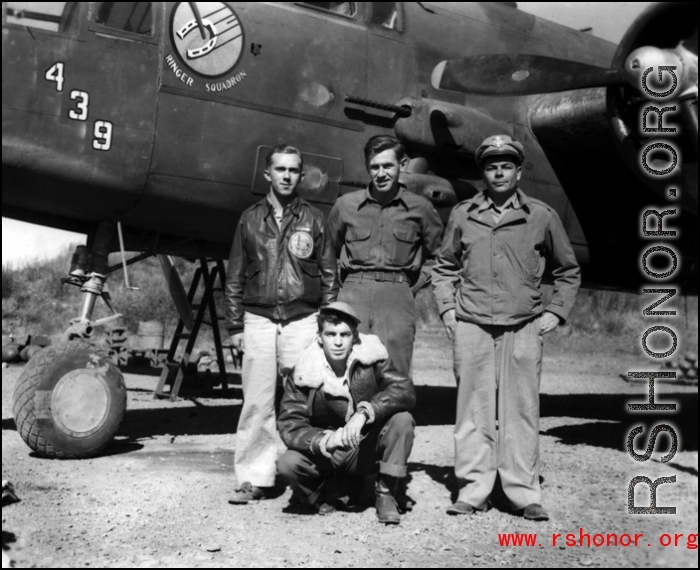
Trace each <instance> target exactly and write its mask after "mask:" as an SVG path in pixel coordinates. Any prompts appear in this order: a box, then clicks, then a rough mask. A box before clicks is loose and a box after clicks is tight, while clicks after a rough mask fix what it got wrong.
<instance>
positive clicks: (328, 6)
mask: <svg viewBox="0 0 700 570" xmlns="http://www.w3.org/2000/svg"><path fill="white" fill-rule="evenodd" d="M300 4H303V5H304V6H312V7H314V8H318V9H320V10H324V11H326V12H332V13H333V14H340V15H341V16H348V17H349V18H352V17H354V16H355V14H357V4H356V3H355V2H300Z"/></svg>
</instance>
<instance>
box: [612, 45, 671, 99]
mask: <svg viewBox="0 0 700 570" xmlns="http://www.w3.org/2000/svg"><path fill="white" fill-rule="evenodd" d="M662 66H665V67H673V68H674V73H675V74H676V77H678V78H680V77H682V75H683V62H682V61H681V58H680V57H679V56H678V54H677V53H675V52H674V51H672V50H670V49H660V48H657V47H654V46H643V47H640V48H637V49H636V50H634V51H633V52H632V53H631V54H630V55H629V56H628V57H627V60H626V61H625V79H626V80H627V83H629V84H630V86H632V87H634V88H635V89H639V90H640V91H642V77H643V76H645V74H646V75H649V74H647V73H646V72H647V70H649V69H651V70H653V71H652V72H650V74H651V75H653V79H652V80H650V79H647V82H650V81H653V82H654V84H656V82H657V79H658V75H657V70H658V69H659V68H660V67H662ZM662 81H665V82H666V83H669V82H670V75H668V74H665V75H664V76H663V79H662ZM655 90H656V89H655Z"/></svg>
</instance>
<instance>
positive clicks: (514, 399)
mask: <svg viewBox="0 0 700 570" xmlns="http://www.w3.org/2000/svg"><path fill="white" fill-rule="evenodd" d="M539 330H540V324H539V318H535V319H533V320H531V321H529V322H527V323H524V324H520V325H516V326H498V325H493V326H489V325H477V324H474V323H468V322H464V321H457V330H456V335H455V342H454V368H455V376H456V379H457V384H458V391H457V423H456V425H455V431H454V440H455V475H456V476H457V482H458V484H459V486H460V491H459V500H460V501H463V502H465V503H468V504H470V505H472V506H473V507H476V508H485V507H486V501H487V500H488V498H489V495H490V494H491V491H492V490H493V486H494V483H495V481H496V474H499V475H500V479H501V484H502V486H503V491H504V492H505V494H506V496H507V497H508V499H509V500H510V502H511V506H512V507H513V508H514V509H521V508H523V507H525V506H526V505H528V504H530V503H540V502H541V500H540V483H539V475H540V457H539V421H540V400H539V390H540V376H541V373H542V346H543V340H542V335H540V333H539ZM497 418H498V429H496V419H497Z"/></svg>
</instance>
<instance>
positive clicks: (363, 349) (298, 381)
mask: <svg viewBox="0 0 700 570" xmlns="http://www.w3.org/2000/svg"><path fill="white" fill-rule="evenodd" d="M387 358H389V353H388V352H387V350H386V347H385V346H384V345H383V344H382V341H381V340H379V337H378V336H375V335H373V334H360V338H359V341H358V342H357V343H356V344H355V345H354V346H353V347H352V351H351V352H350V356H349V357H348V363H347V364H348V370H351V369H352V365H353V364H354V363H355V362H356V361H357V362H359V363H360V364H363V365H365V366H370V365H372V364H375V363H376V362H379V361H381V360H386V359H387ZM331 374H333V371H332V370H331V368H330V366H327V363H326V356H325V355H324V354H323V348H322V347H321V346H319V344H318V342H316V341H315V340H314V341H313V342H312V343H311V344H310V345H309V346H308V348H306V350H304V352H302V353H301V357H300V358H299V362H298V364H297V365H296V367H295V368H294V374H293V378H294V384H295V385H296V386H298V387H299V388H320V387H321V386H323V385H324V384H326V382H325V380H326V377H330V375H331ZM331 380H335V377H333V378H331ZM336 385H337V384H336V382H332V381H331V382H328V383H327V384H326V386H325V388H324V389H325V390H326V392H327V393H328V394H329V395H331V396H342V394H334V393H331V391H335V390H334V389H333V388H331V386H336ZM329 388H330V390H329Z"/></svg>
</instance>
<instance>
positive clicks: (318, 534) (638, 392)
mask: <svg viewBox="0 0 700 570" xmlns="http://www.w3.org/2000/svg"><path fill="white" fill-rule="evenodd" d="M555 334H556V333H555ZM560 344H561V343H560ZM569 344H570V345H571V346H573V348H572V349H569V350H564V349H562V348H558V349H552V348H551V347H550V348H549V349H545V352H546V354H545V362H544V374H543V379H542V398H541V400H542V420H541V438H540V448H541V455H542V476H543V478H544V482H543V504H544V506H545V507H546V508H547V509H548V510H549V512H550V515H551V520H549V521H547V522H543V523H536V522H530V521H525V520H524V519H522V518H519V517H516V516H513V515H512V514H510V513H507V512H504V511H501V510H498V509H497V508H494V509H491V510H490V511H488V512H487V513H484V514H478V515H474V516H470V517H449V516H447V515H446V514H445V509H446V508H447V507H448V506H449V504H450V502H451V495H452V496H453V494H454V493H455V491H456V486H455V482H454V477H453V472H452V461H453V448H452V424H453V422H454V417H455V412H454V401H455V397H456V391H455V384H454V380H453V376H452V372H451V366H452V365H451V350H450V348H449V344H448V342H447V339H446V337H445V336H444V333H443V332H442V330H441V329H439V328H427V329H423V330H421V331H419V334H418V339H417V345H416V350H415V373H414V376H415V378H416V385H417V386H418V392H419V400H418V409H417V410H416V413H415V416H416V419H417V422H418V428H417V437H416V445H415V447H414V451H413V454H412V456H411V463H410V482H409V485H408V494H409V495H410V496H411V497H412V498H413V499H415V501H416V506H415V509H414V510H413V511H412V512H411V513H409V514H407V515H405V516H404V517H403V520H402V522H401V525H399V526H397V527H384V526H381V525H379V524H378V523H377V522H376V520H375V513H374V509H373V508H372V506H371V505H367V506H365V507H362V508H358V509H355V510H354V511H352V512H337V513H335V514H333V515H331V516H328V517H318V516H315V515H303V514H298V513H295V512H293V511H291V510H290V509H289V508H288V502H289V498H290V494H291V492H290V491H289V490H285V491H284V492H282V494H280V495H279V496H278V497H276V498H272V499H268V500H265V501H261V502H259V503H256V504H254V505H247V506H231V505H229V504H228V503H227V497H228V495H229V494H230V493H231V491H232V490H233V478H232V469H231V466H232V464H233V453H232V449H233V444H234V437H235V435H234V434H232V433H231V432H233V431H234V430H235V426H236V421H237V417H238V413H239V411H240V404H241V401H240V399H236V398H234V397H230V398H225V397H223V396H217V397H211V398H204V397H196V398H190V399H184V400H181V401H179V402H177V403H170V402H163V401H156V400H153V398H152V394H151V393H152V390H153V388H154V387H155V383H156V381H157V378H155V377H153V376H144V375H133V374H128V375H126V382H127V386H128V389H129V412H128V413H127V418H126V421H125V423H124V424H123V426H122V428H121V430H120V432H119V436H118V437H117V440H116V441H115V444H114V445H113V446H112V447H111V448H110V449H109V454H108V455H106V456H103V457H99V458H95V459H90V460H83V461H51V460H45V459H38V458H35V457H32V455H31V453H30V450H29V449H28V448H27V447H26V446H25V445H24V443H23V442H22V441H21V439H20V437H19V435H18V434H17V433H16V431H15V426H14V420H13V419H12V391H13V388H14V384H15V381H16V379H17V377H18V375H19V373H20V371H21V367H19V366H10V367H9V368H7V369H3V371H2V380H3V382H2V418H3V419H2V430H3V433H2V446H3V452H2V479H3V480H9V481H11V482H13V483H14V485H15V489H16V492H17V495H18V496H19V497H20V499H21V502H19V503H16V504H12V505H8V506H5V507H4V508H3V520H2V528H3V545H4V546H5V545H7V547H8V548H9V551H8V554H9V555H10V556H11V557H12V558H13V560H14V561H15V564H16V566H17V567H28V568H59V567H62V568H84V567H106V568H122V567H138V568H155V567H167V568H191V567H194V568H224V567H273V568H274V567H312V568H314V567H319V568H329V567H359V566H363V567H399V568H401V567H411V568H412V567H425V568H438V567H470V566H480V567H493V566H512V567H515V566H518V567H520V566H526V567H570V566H577V567H578V566H598V567H697V565H698V557H697V550H693V549H690V548H688V547H687V540H688V538H687V536H688V534H690V533H697V524H698V523H697V520H698V519H697V514H698V486H697V484H698V456H697V449H698V445H697V387H685V386H671V385H660V384H657V388H656V400H657V402H658V401H674V402H677V403H678V404H679V409H678V411H677V412H675V413H674V412H656V413H655V414H649V415H636V416H633V415H630V414H628V413H627V412H626V403H627V402H628V401H630V400H632V401H640V402H643V401H644V400H645V398H646V397H647V387H646V385H645V384H637V385H634V384H627V383H625V382H623V381H622V380H621V379H620V378H619V374H620V373H621V372H625V371H628V370H649V369H653V368H652V367H650V366H649V363H648V362H645V361H644V360H642V359H641V358H639V357H635V356H634V355H633V354H632V353H629V354H612V353H610V350H609V349H608V350H606V349H605V347H602V348H601V349H599V350H593V349H591V350H589V347H588V346H586V347H585V348H584V349H582V348H580V347H577V346H576V343H569ZM588 344H590V343H588ZM236 395H237V392H236V391H234V392H233V394H232V396H236ZM659 423H670V424H672V425H673V426H675V428H676V429H677V432H678V434H679V440H680V442H679V452H678V453H677V454H676V456H675V457H674V458H673V459H672V460H671V461H670V462H669V463H666V464H664V463H661V462H660V461H659V458H660V457H662V456H663V455H664V454H665V453H666V452H667V451H668V447H669V445H668V438H665V436H664V437H660V438H659V440H658V442H657V446H656V449H658V450H659V451H656V452H655V453H654V455H653V456H652V459H651V460H649V461H647V462H645V463H638V462H636V461H634V460H633V459H632V458H631V457H630V456H629V455H628V454H627V452H626V450H625V445H626V441H627V435H628V434H629V432H630V430H631V429H632V428H633V427H635V426H637V425H645V426H647V430H651V429H652V427H653V426H654V425H656V424H659ZM646 434H648V431H646V432H645V434H644V435H643V436H639V437H638V443H637V446H636V447H637V449H638V451H639V450H640V449H643V448H644V447H645V446H646V442H647V437H648V436H647V435H646ZM642 443H643V444H642ZM636 475H646V476H647V477H649V478H651V479H652V480H653V479H656V478H658V477H664V476H672V475H673V476H676V478H677V482H676V484H674V485H670V484H668V485H662V486H660V487H659V490H658V505H659V506H672V505H675V506H676V507H677V514H676V515H666V516H661V515H656V516H648V515H636V516H634V515H629V514H628V512H627V486H628V484H629V481H630V480H631V479H632V477H634V476H636ZM642 487H643V486H639V487H638V489H639V492H638V496H639V497H638V500H637V503H638V504H641V505H645V504H648V495H649V493H648V491H647V492H645V491H643V490H642ZM368 496H369V494H368ZM581 528H583V529H584V532H586V533H589V534H590V535H591V536H593V535H594V534H596V533H603V534H607V533H616V534H617V535H618V536H619V535H622V534H623V533H628V534H630V535H632V536H633V535H634V534H635V533H637V534H641V533H643V535H644V536H643V537H641V538H640V540H639V543H638V546H637V547H634V546H630V547H626V548H625V547H622V546H617V547H614V546H610V547H607V546H604V547H594V546H591V547H587V546H583V547H581V546H566V545H565V538H564V537H563V536H562V538H560V539H559V541H558V543H557V545H556V546H553V545H552V534H553V533H561V534H562V535H566V534H567V533H573V534H575V535H576V537H577V538H578V535H579V532H580V531H579V529H581ZM499 533H537V538H536V544H535V546H531V547H527V546H521V547H515V546H508V547H505V546H500V545H499V538H498V535H499ZM664 533H667V534H670V535H671V538H672V539H673V537H674V535H675V534H681V533H682V534H683V536H680V537H678V546H669V547H662V546H661V545H660V544H659V540H660V538H665V537H662V535H664ZM695 537H697V534H695Z"/></svg>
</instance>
